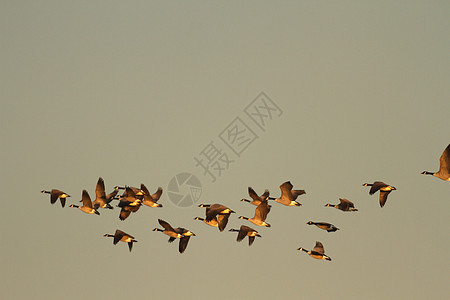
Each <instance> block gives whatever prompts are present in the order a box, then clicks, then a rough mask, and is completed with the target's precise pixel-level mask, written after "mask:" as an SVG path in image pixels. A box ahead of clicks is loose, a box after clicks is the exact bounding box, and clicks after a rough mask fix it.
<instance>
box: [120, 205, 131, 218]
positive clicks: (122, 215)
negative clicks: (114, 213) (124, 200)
mask: <svg viewBox="0 0 450 300" xmlns="http://www.w3.org/2000/svg"><path fill="white" fill-rule="evenodd" d="M130 214H131V211H130V209H129V206H124V207H122V209H121V210H120V213H119V219H120V220H122V221H123V220H125V219H126V218H128V217H129V216H130Z"/></svg>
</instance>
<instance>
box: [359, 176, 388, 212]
mask: <svg viewBox="0 0 450 300" xmlns="http://www.w3.org/2000/svg"><path fill="white" fill-rule="evenodd" d="M363 186H370V187H371V188H370V190H369V194H370V195H373V194H375V193H376V192H378V190H379V191H380V206H381V207H383V206H384V205H385V204H386V201H387V197H388V195H389V193H390V192H391V191H395V190H396V188H395V187H393V186H391V185H389V184H386V183H384V182H381V181H375V182H374V183H364V184H363Z"/></svg>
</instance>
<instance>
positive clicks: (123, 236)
mask: <svg viewBox="0 0 450 300" xmlns="http://www.w3.org/2000/svg"><path fill="white" fill-rule="evenodd" d="M104 236H105V237H112V238H114V240H113V244H114V245H116V244H117V243H118V242H119V241H121V242H125V243H128V248H129V249H130V252H131V248H133V243H136V242H137V241H136V240H135V239H134V236H132V235H129V234H128V233H125V232H123V231H122V230H119V229H117V230H116V232H115V233H114V234H108V233H107V234H105V235H104Z"/></svg>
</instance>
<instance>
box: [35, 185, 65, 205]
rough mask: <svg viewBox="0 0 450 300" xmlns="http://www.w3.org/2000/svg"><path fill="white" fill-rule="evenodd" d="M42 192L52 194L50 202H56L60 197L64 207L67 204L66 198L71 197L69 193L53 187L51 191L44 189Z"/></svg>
mask: <svg viewBox="0 0 450 300" xmlns="http://www.w3.org/2000/svg"><path fill="white" fill-rule="evenodd" d="M41 193H43V194H50V203H51V204H55V203H56V201H57V200H58V199H59V200H60V201H61V206H62V207H64V206H65V205H66V198H67V197H70V195H69V194H66V193H64V192H63V191H60V190H57V189H52V190H50V191H47V190H42V191H41Z"/></svg>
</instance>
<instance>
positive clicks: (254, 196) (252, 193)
mask: <svg viewBox="0 0 450 300" xmlns="http://www.w3.org/2000/svg"><path fill="white" fill-rule="evenodd" d="M248 195H249V196H250V197H251V198H252V199H253V200H254V201H261V199H260V198H259V196H258V194H256V192H255V190H254V189H253V188H251V187H248Z"/></svg>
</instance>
